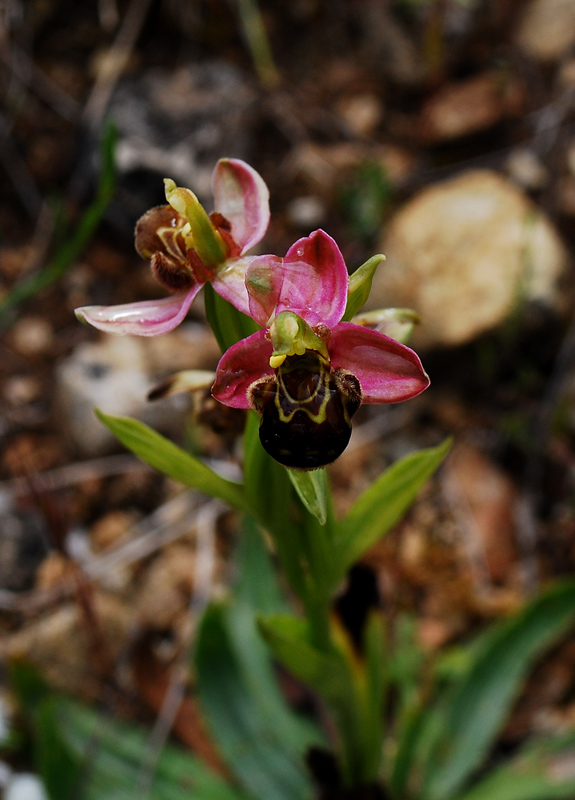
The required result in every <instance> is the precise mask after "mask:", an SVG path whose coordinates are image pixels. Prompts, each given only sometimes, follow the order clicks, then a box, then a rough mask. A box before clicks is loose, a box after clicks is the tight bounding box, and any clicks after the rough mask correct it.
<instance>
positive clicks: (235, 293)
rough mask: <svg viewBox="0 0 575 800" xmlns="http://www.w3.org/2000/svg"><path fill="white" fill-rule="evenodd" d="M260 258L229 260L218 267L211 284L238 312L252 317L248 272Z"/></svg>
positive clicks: (250, 257) (249, 257) (246, 257)
mask: <svg viewBox="0 0 575 800" xmlns="http://www.w3.org/2000/svg"><path fill="white" fill-rule="evenodd" d="M257 257H258V256H245V257H244V258H229V259H228V260H227V261H225V262H224V263H223V264H222V265H221V266H220V267H218V269H217V271H216V273H215V275H214V277H213V278H212V279H211V284H212V286H213V287H214V289H215V290H216V292H217V293H218V294H219V295H221V297H223V298H225V299H226V300H228V301H229V302H230V303H231V304H232V305H233V306H235V307H236V308H237V309H238V311H241V312H243V313H244V314H247V315H248V316H250V298H249V296H248V290H247V289H246V271H247V269H248V267H249V265H250V264H251V262H252V261H253V260H254V259H255V258H257Z"/></svg>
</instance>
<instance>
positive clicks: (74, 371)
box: [56, 336, 188, 456]
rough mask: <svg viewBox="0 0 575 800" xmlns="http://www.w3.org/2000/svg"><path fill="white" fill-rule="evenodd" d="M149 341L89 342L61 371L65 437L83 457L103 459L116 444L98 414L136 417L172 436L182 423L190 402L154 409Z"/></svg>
mask: <svg viewBox="0 0 575 800" xmlns="http://www.w3.org/2000/svg"><path fill="white" fill-rule="evenodd" d="M146 346H147V341H146V340H143V341H142V340H140V339H136V338H135V337H128V336H125V337H116V336H105V337H103V338H102V339H101V340H100V341H98V342H85V343H83V344H81V345H79V346H78V347H77V348H76V349H75V350H74V351H73V353H72V354H71V355H70V356H69V357H68V358H67V359H66V360H64V361H63V362H62V363H61V364H60V365H59V367H58V370H57V376H56V380H57V387H56V388H57V400H58V405H59V409H60V412H61V419H62V420H63V421H65V426H64V428H63V429H64V432H65V433H66V435H69V436H71V438H72V440H73V441H74V443H75V445H76V446H77V447H78V449H79V450H80V451H81V452H82V454H83V455H85V456H98V455H102V454H104V453H106V452H109V451H110V450H112V449H114V448H115V447H116V440H115V438H114V437H113V436H112V434H111V433H110V432H109V431H108V429H107V428H106V427H105V426H104V425H103V424H102V423H101V422H100V420H98V419H97V417H96V416H95V414H94V409H95V408H98V409H100V410H101V411H103V412H105V413H106V414H112V415H114V416H127V417H137V418H138V419H141V420H143V421H144V422H146V423H147V424H148V425H151V426H152V427H154V428H158V429H160V430H163V431H170V430H173V429H174V426H175V425H177V424H178V422H180V423H181V422H182V418H183V417H182V412H183V411H184V409H185V407H186V406H187V402H188V400H187V398H186V397H182V396H180V397H174V398H170V399H168V400H166V401H162V403H150V402H148V400H147V394H148V392H149V390H150V389H151V388H152V387H153V385H154V384H155V383H156V382H157V380H154V379H153V378H152V377H150V375H149V371H148V364H147V361H146V356H147V353H146Z"/></svg>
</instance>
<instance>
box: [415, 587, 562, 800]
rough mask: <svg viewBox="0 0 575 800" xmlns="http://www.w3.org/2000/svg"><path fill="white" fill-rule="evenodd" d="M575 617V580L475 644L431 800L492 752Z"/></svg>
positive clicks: (437, 762)
mask: <svg viewBox="0 0 575 800" xmlns="http://www.w3.org/2000/svg"><path fill="white" fill-rule="evenodd" d="M574 621H575V581H572V580H569V581H564V582H562V583H559V584H557V585H555V586H553V587H551V588H550V589H548V590H547V591H545V592H543V593H542V594H541V595H540V596H539V597H537V598H536V599H535V600H533V601H532V602H531V603H530V604H529V605H528V606H527V607H526V608H525V609H524V610H523V611H522V612H521V613H520V614H518V615H516V616H515V617H513V618H512V619H509V620H505V621H504V622H502V623H500V624H499V625H496V626H494V627H493V629H491V630H490V631H488V633H487V634H485V635H484V636H483V637H482V641H481V642H480V646H479V647H477V648H473V655H474V658H473V660H472V662H471V664H470V666H469V668H468V670H467V672H466V673H465V675H464V676H463V678H462V679H461V680H460V681H459V682H458V683H457V685H456V687H455V688H454V690H453V692H452V694H451V696H450V698H449V701H448V704H447V708H446V714H445V718H444V724H443V730H442V732H441V735H440V737H439V741H438V744H437V746H436V747H435V748H434V752H433V753H432V755H431V757H430V759H429V764H428V780H427V786H426V788H425V791H424V797H425V798H426V800H446V798H449V797H453V796H454V794H455V793H456V792H457V791H458V790H460V789H461V787H462V786H463V785H464V783H465V781H466V780H467V779H468V778H469V777H470V775H471V774H472V773H473V771H474V770H476V769H477V768H478V767H479V766H481V763H482V762H483V760H484V758H485V757H486V755H487V754H488V752H489V749H490V747H491V746H492V744H493V742H494V741H495V739H496V738H497V735H498V733H499V731H500V729H501V727H502V726H503V724H504V723H505V720H506V718H507V715H508V713H509V711H510V709H511V706H512V704H513V703H514V701H515V699H516V698H517V695H518V693H519V691H520V689H521V686H522V683H523V681H524V679H525V677H526V675H527V673H528V671H529V669H530V668H531V666H532V664H533V662H534V661H535V659H536V658H537V657H539V656H540V655H541V654H542V653H543V652H544V651H545V649H546V648H548V647H550V646H551V645H552V644H553V643H554V642H556V641H557V639H558V638H559V637H560V636H561V635H562V634H564V633H565V631H566V630H567V629H568V628H569V627H570V626H572V625H573V623H574Z"/></svg>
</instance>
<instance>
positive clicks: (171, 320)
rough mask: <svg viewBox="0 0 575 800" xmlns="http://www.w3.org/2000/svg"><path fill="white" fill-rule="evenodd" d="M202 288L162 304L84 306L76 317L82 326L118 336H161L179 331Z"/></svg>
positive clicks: (158, 301) (170, 298)
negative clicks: (175, 330)
mask: <svg viewBox="0 0 575 800" xmlns="http://www.w3.org/2000/svg"><path fill="white" fill-rule="evenodd" d="M201 288H202V284H200V283H197V284H195V285H194V286H193V287H192V288H191V289H190V290H189V291H188V292H186V293H183V292H182V293H178V294H174V295H171V296H170V297H163V298H162V299H160V300H143V301H141V302H139V303H125V304H123V305H118V306H83V307H82V308H77V309H76V311H75V314H76V316H77V318H78V319H79V320H80V322H84V323H86V324H88V325H91V326H92V327H94V328H98V330H100V331H104V332H105V333H115V334H117V335H119V336H159V335H160V334H162V333H168V331H172V330H173V329H174V328H176V327H177V326H178V325H179V324H180V323H181V322H182V321H183V319H184V317H185V316H186V314H187V313H188V310H189V308H190V306H191V305H192V303H193V301H194V298H195V296H196V295H197V293H198V292H199V291H200V289H201Z"/></svg>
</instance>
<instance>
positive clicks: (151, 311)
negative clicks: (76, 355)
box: [76, 158, 270, 336]
mask: <svg viewBox="0 0 575 800" xmlns="http://www.w3.org/2000/svg"><path fill="white" fill-rule="evenodd" d="M164 183H165V189H166V199H167V201H168V205H165V206H158V207H156V208H152V209H150V211H147V212H146V213H145V214H144V216H143V217H141V219H140V220H139V221H138V223H137V225H136V250H137V251H138V253H139V254H140V255H141V256H142V257H143V258H149V259H151V267H152V271H153V273H154V275H155V277H156V279H157V280H158V281H159V282H160V283H161V284H162V285H163V286H164V287H165V288H167V289H168V290H169V291H170V292H172V294H171V295H170V296H168V297H164V298H162V299H159V300H145V301H142V302H137V303H126V304H123V305H117V306H84V307H83V308H78V309H76V316H77V317H78V319H79V320H80V321H81V322H85V323H87V324H89V325H92V326H93V327H95V328H98V329H99V330H101V331H105V332H106V333H116V334H121V335H124V334H132V335H136V336H158V335H159V334H162V333H167V332H168V331H171V330H173V329H174V328H175V327H176V326H177V325H179V324H180V323H181V322H182V321H183V319H184V318H185V316H186V314H187V313H188V310H189V308H190V306H191V304H192V302H193V300H194V298H195V297H196V295H197V294H198V292H199V291H200V289H201V288H202V286H203V284H204V283H206V282H208V281H209V282H210V283H211V284H212V286H213V287H214V289H215V290H216V292H218V293H219V294H220V295H221V296H222V297H224V298H225V299H226V300H229V301H230V303H232V304H233V305H234V306H235V307H236V308H238V309H239V310H240V311H243V312H244V313H249V309H250V306H249V297H248V294H247V291H246V284H245V271H246V268H247V266H248V264H249V263H250V257H246V256H245V255H244V254H245V253H246V252H247V251H248V250H250V249H251V248H252V247H253V246H254V245H256V244H257V243H258V242H259V241H260V240H261V239H262V237H263V235H264V234H265V232H266V230H267V227H268V223H269V217H270V212H269V192H268V188H267V186H266V185H265V183H264V181H263V179H262V178H261V176H260V175H259V174H258V173H257V172H256V171H255V170H254V169H253V168H252V167H250V166H249V165H248V164H246V163H244V162H243V161H240V160H238V159H232V158H229V159H221V160H220V161H218V163H217V165H216V167H215V169H214V172H213V174H212V190H213V195H214V207H215V211H214V212H213V213H212V214H211V215H209V216H208V214H207V213H206V211H205V210H204V208H203V207H202V206H201V205H200V202H199V200H198V198H197V197H196V195H195V194H194V193H193V192H192V191H190V190H189V189H184V188H181V187H177V186H176V184H175V183H174V181H172V180H170V179H166V180H165V181H164Z"/></svg>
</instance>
